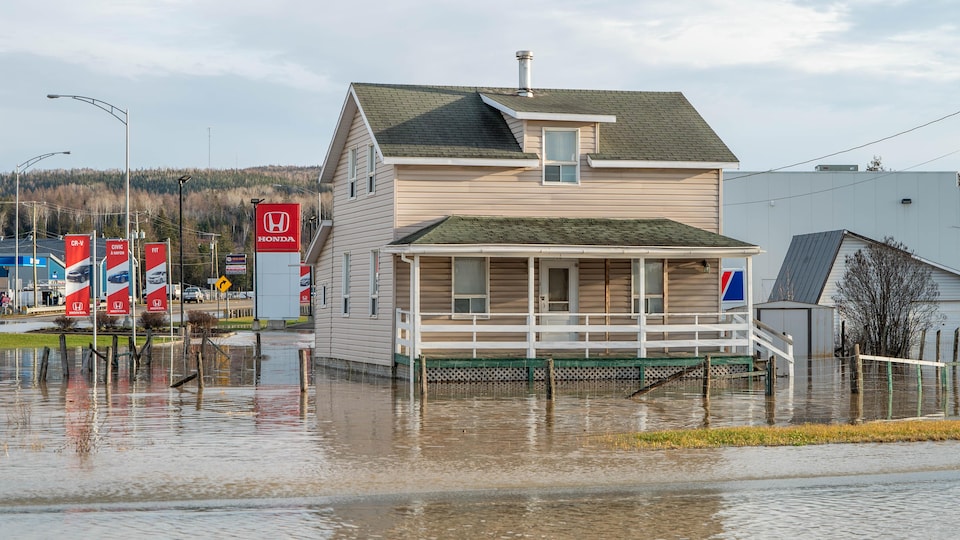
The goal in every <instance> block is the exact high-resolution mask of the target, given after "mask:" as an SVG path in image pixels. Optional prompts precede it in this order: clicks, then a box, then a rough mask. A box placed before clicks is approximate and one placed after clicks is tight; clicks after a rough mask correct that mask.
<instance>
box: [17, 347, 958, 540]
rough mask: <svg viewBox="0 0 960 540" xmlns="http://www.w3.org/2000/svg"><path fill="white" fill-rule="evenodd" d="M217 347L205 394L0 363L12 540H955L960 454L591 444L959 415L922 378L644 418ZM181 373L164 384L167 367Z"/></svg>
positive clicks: (633, 412)
mask: <svg viewBox="0 0 960 540" xmlns="http://www.w3.org/2000/svg"><path fill="white" fill-rule="evenodd" d="M262 338H263V341H262V343H263V358H262V359H261V361H260V362H257V361H256V360H255V359H254V356H253V351H252V348H251V345H252V343H253V336H252V334H249V333H247V334H243V333H241V334H238V335H237V336H235V337H233V338H229V339H224V340H220V341H219V345H220V346H221V347H222V348H223V349H224V350H225V352H226V353H227V354H229V359H227V358H224V357H218V358H216V359H214V358H208V362H209V363H208V364H207V367H206V368H205V371H206V374H207V378H206V381H205V383H206V388H204V389H203V390H202V391H199V390H198V389H197V386H196V384H195V383H187V384H186V385H185V386H183V387H182V388H180V389H170V388H169V384H170V380H171V372H172V380H177V379H179V378H181V377H182V376H183V374H184V372H185V367H184V365H183V363H182V362H181V361H179V360H177V361H175V362H173V366H171V363H170V359H169V357H168V356H165V355H164V354H158V355H157V356H160V357H163V358H162V359H158V358H156V357H155V359H154V365H153V366H152V367H151V368H150V370H148V371H146V370H145V371H143V372H140V373H138V374H136V376H135V377H133V378H131V377H130V374H129V371H128V370H127V368H126V365H125V363H124V362H121V364H122V365H121V368H120V373H119V375H118V377H117V379H116V380H115V381H114V382H112V383H110V384H104V383H103V382H100V383H98V384H96V385H94V384H93V383H92V382H91V381H88V380H87V379H86V378H84V377H81V376H79V373H78V372H79V365H76V366H75V368H74V371H73V373H72V375H73V376H72V377H70V379H69V380H68V381H64V380H63V378H62V377H61V373H60V370H59V362H58V361H57V362H51V367H50V372H49V374H48V381H47V383H46V384H45V385H40V384H37V383H36V382H35V377H36V376H35V373H36V362H37V358H38V356H39V351H34V350H18V351H12V350H10V351H0V531H2V532H0V535H2V536H3V537H5V538H50V537H56V536H64V535H69V536H71V537H80V538H131V537H146V536H149V537H162V538H188V537H235V538H782V537H789V538H824V537H831V538H853V537H857V538H860V537H880V536H882V537H900V538H907V537H924V538H948V537H951V538H952V537H955V536H956V531H957V530H958V528H960V517H957V516H958V512H956V511H955V510H954V508H953V507H954V506H955V504H956V501H957V500H958V498H960V444H958V443H955V442H946V443H917V444H884V445H829V446H814V447H797V448H740V449H714V450H669V451H623V450H617V449H613V448H610V447H608V446H606V445H604V444H603V443H602V442H601V441H600V440H599V438H598V436H601V435H604V434H610V433H619V432H628V431H636V430H657V429H668V428H688V427H700V426H705V425H707V426H726V425H744V424H791V423H801V422H849V421H851V420H852V419H855V418H858V417H861V418H863V419H864V420H873V419H885V418H905V417H916V416H924V417H949V418H954V417H957V416H958V408H960V400H958V398H957V393H956V391H955V388H956V384H955V382H954V381H955V379H954V378H953V376H952V374H948V376H947V377H946V380H947V387H946V388H945V389H944V388H940V387H939V385H937V384H936V380H935V376H934V373H933V372H932V371H930V372H929V373H928V372H923V374H922V377H921V381H920V383H921V385H922V386H920V387H919V388H918V384H917V377H916V372H915V371H907V372H904V373H898V374H897V375H896V377H895V380H894V392H893V393H890V392H887V383H886V378H885V377H886V374H885V370H883V369H870V368H869V367H868V370H867V373H866V377H865V379H866V392H865V394H864V399H863V405H862V406H861V405H859V400H855V399H851V396H850V392H849V379H848V378H847V376H846V372H845V370H843V369H842V368H841V366H840V364H839V363H838V361H836V360H815V361H809V362H808V361H800V362H798V363H797V367H796V377H795V379H794V381H793V383H792V384H789V383H788V381H787V380H786V379H784V378H780V379H779V380H778V386H777V391H776V395H775V397H774V398H773V399H767V398H765V396H764V392H763V384H762V382H761V383H750V382H747V381H743V380H739V381H727V382H722V383H721V382H715V383H714V385H713V391H712V393H711V396H710V398H709V400H704V399H703V398H702V397H701V396H700V384H699V382H697V381H686V382H679V383H677V384H671V385H668V386H666V387H664V388H662V389H659V390H657V391H655V392H653V393H651V394H648V395H647V396H645V397H643V398H641V399H639V400H636V401H634V400H629V399H624V396H625V395H628V394H629V393H631V392H632V391H634V390H636V382H631V381H619V382H611V383H590V384H586V383H578V384H574V383H566V384H563V385H561V388H560V391H559V392H558V395H557V397H556V399H555V401H554V402H552V403H551V402H549V401H547V400H546V399H544V391H543V388H542V387H541V386H539V385H534V386H532V387H528V386H527V385H526V384H525V383H518V384H497V385H495V384H490V385H480V384H473V385H453V384H447V385H431V386H430V389H429V390H430V395H429V397H428V399H427V400H425V401H423V400H419V399H416V400H411V399H410V395H409V391H408V386H407V384H405V383H403V382H400V383H394V382H392V381H384V380H381V379H374V378H364V377H360V376H349V375H346V374H343V373H341V372H333V371H326V370H324V369H323V368H322V367H320V366H318V367H317V368H316V369H315V370H314V371H313V373H312V379H311V385H310V389H309V392H308V393H307V394H306V395H303V396H302V395H301V394H300V391H299V384H298V376H299V370H298V358H297V355H298V350H299V349H300V348H308V347H310V346H311V344H312V335H311V334H296V333H264V334H262ZM171 368H172V369H171Z"/></svg>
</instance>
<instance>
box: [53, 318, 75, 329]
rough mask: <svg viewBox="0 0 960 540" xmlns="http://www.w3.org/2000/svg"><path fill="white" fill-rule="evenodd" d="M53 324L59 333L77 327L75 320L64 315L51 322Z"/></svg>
mask: <svg viewBox="0 0 960 540" xmlns="http://www.w3.org/2000/svg"><path fill="white" fill-rule="evenodd" d="M53 324H55V325H57V329H58V330H61V331H66V330H70V329H72V328H73V327H74V326H76V325H77V320H76V319H74V318H73V317H67V316H66V315H60V316H59V317H57V318H56V319H54V320H53Z"/></svg>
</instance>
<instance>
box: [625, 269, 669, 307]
mask: <svg viewBox="0 0 960 540" xmlns="http://www.w3.org/2000/svg"><path fill="white" fill-rule="evenodd" d="M641 279H643V312H644V313H645V314H647V315H655V314H662V313H663V305H664V303H663V300H664V296H663V291H664V288H663V259H649V260H647V259H645V260H644V261H643V275H642V276H641V275H640V261H639V260H637V259H634V261H633V272H632V279H631V281H632V286H631V287H630V289H631V306H632V307H631V313H633V314H634V315H636V314H638V313H640V280H641Z"/></svg>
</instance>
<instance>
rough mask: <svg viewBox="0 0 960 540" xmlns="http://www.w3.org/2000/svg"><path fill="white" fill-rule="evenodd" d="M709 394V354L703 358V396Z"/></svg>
mask: <svg viewBox="0 0 960 540" xmlns="http://www.w3.org/2000/svg"><path fill="white" fill-rule="evenodd" d="M709 395H710V355H709V354H708V355H706V356H705V357H704V358H703V397H708V396H709Z"/></svg>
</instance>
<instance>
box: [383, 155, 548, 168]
mask: <svg viewBox="0 0 960 540" xmlns="http://www.w3.org/2000/svg"><path fill="white" fill-rule="evenodd" d="M383 163H384V164H385V165H456V166H462V167H507V168H515V169H522V168H530V167H539V166H540V160H537V159H530V158H522V159H503V158H447V157H403V156H384V157H383Z"/></svg>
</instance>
